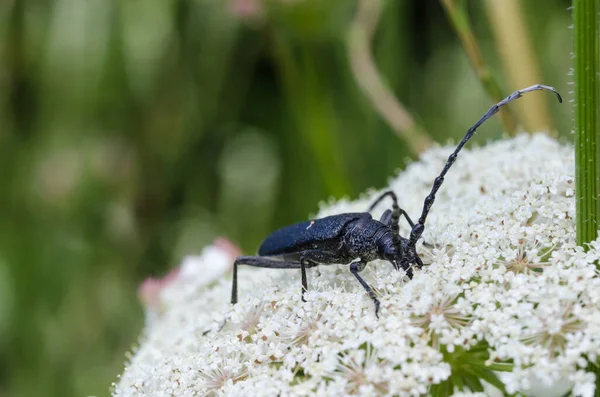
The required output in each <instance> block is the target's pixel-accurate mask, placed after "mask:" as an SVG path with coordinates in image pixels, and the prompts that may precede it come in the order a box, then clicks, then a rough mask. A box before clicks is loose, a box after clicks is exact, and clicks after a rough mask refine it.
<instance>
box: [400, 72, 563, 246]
mask: <svg viewBox="0 0 600 397" xmlns="http://www.w3.org/2000/svg"><path fill="white" fill-rule="evenodd" d="M539 90H549V91H552V92H554V94H556V97H557V98H558V101H559V102H561V103H562V98H561V96H560V94H559V93H558V92H557V91H556V90H555V89H554V88H553V87H550V86H547V85H541V84H536V85H532V86H531V87H527V88H523V89H522V90H517V91H515V92H513V93H512V94H510V95H509V96H507V97H506V98H504V99H503V100H501V101H500V102H498V103H497V104H495V105H493V106H492V107H491V108H490V109H489V110H488V111H487V113H485V114H484V115H483V117H482V118H481V119H479V121H478V122H477V123H475V125H473V126H472V127H471V128H469V130H468V131H467V133H466V134H465V136H464V138H463V139H462V140H461V141H460V143H459V144H458V146H457V147H456V149H454V152H452V154H451V155H450V156H449V157H448V161H447V162H446V165H445V166H444V168H443V169H442V172H441V173H440V175H439V176H438V177H437V178H435V181H434V182H433V187H432V188H431V192H430V193H429V195H428V196H427V197H426V198H425V202H424V204H423V212H422V213H421V217H420V218H419V221H418V222H417V223H416V224H415V226H414V227H413V228H412V231H411V232H410V242H411V243H412V244H416V243H417V240H418V239H419V237H421V235H422V234H423V231H424V230H425V220H426V219H427V215H428V214H429V210H430V209H431V206H432V205H433V202H434V200H435V195H436V193H437V191H438V190H439V189H440V187H441V186H442V183H444V177H445V176H446V173H447V172H448V170H449V169H450V167H452V164H454V162H455V161H456V157H457V155H458V153H459V152H460V151H461V149H462V148H463V146H465V144H466V143H467V141H468V140H469V139H471V137H473V135H475V131H476V130H477V128H478V127H479V126H480V125H481V124H483V123H484V122H485V121H486V120H487V119H489V118H490V117H492V116H493V115H495V114H496V113H498V110H500V108H501V107H502V106H504V105H507V104H509V103H510V102H512V101H514V100H515V99H518V98H521V97H522V96H523V94H525V93H527V92H531V91H539Z"/></svg>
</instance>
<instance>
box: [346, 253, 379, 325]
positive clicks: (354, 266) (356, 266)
mask: <svg viewBox="0 0 600 397" xmlns="http://www.w3.org/2000/svg"><path fill="white" fill-rule="evenodd" d="M366 265H367V263H366V262H364V261H362V260H360V261H358V262H352V263H351V264H350V272H351V273H352V274H354V277H356V279H357V280H358V282H359V283H360V284H361V285H362V286H363V288H364V289H365V291H367V294H369V298H371V299H373V303H374V304H375V317H377V318H379V305H380V303H379V299H377V296H375V292H373V288H371V286H370V285H369V284H367V282H366V281H365V280H363V278H362V277H361V276H360V275H359V274H358V273H359V272H362V271H363V269H364V268H365V266H366Z"/></svg>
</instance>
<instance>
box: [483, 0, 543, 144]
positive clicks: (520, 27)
mask: <svg viewBox="0 0 600 397" xmlns="http://www.w3.org/2000/svg"><path fill="white" fill-rule="evenodd" d="M484 4H485V6H486V9H487V12H488V16H489V19H490V21H491V25H492V30H493V32H494V36H495V38H496V42H497V43H498V51H499V52H500V56H501V58H502V64H503V65H504V69H505V70H506V71H507V74H508V78H509V79H510V86H511V91H512V90H517V89H519V88H520V87H528V86H530V85H533V84H538V83H542V82H543V79H541V78H540V72H539V66H538V63H537V59H536V57H535V55H534V53H533V51H532V47H531V40H530V34H529V31H528V29H527V24H526V21H525V15H523V7H522V4H520V2H519V0H487V1H486V2H485V3H484ZM546 101H547V97H546V96H543V95H535V96H534V97H533V98H531V99H530V100H528V101H522V102H519V103H518V104H515V106H516V108H517V109H519V110H520V112H519V113H520V114H519V116H520V119H521V120H523V124H524V125H525V128H526V130H527V131H529V132H549V131H550V130H551V127H552V122H551V120H550V116H549V114H548V107H547V102H546Z"/></svg>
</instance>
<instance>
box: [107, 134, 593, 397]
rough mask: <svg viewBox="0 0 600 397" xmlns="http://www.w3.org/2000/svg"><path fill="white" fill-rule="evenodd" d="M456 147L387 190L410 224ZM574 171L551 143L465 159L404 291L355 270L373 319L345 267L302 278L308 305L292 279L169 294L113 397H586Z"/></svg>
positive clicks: (335, 208) (276, 275)
mask: <svg viewBox="0 0 600 397" xmlns="http://www.w3.org/2000/svg"><path fill="white" fill-rule="evenodd" d="M453 149H454V146H449V147H443V148H437V149H433V150H430V151H428V152H426V153H424V155H423V156H422V158H421V161H419V162H417V163H414V164H412V165H410V166H409V167H408V168H407V170H406V171H405V172H403V173H401V174H400V175H399V176H398V177H397V178H396V179H394V180H393V181H392V182H391V185H390V188H391V189H393V190H394V191H395V192H396V193H397V195H398V197H399V201H400V205H401V207H403V208H404V209H405V210H406V211H407V212H408V213H409V214H411V215H413V216H414V217H415V218H416V217H418V214H420V212H421V209H422V206H423V199H424V198H425V196H426V195H427V194H428V193H429V190H430V189H431V184H432V181H433V179H434V178H435V177H436V176H437V175H438V173H439V172H440V170H441V168H442V167H443V164H444V163H445V161H446V158H447V156H448V155H449V154H450V153H451V151H452V150H453ZM573 173H574V161H573V150H572V148H571V147H569V146H563V145H560V144H559V143H557V142H556V141H554V140H552V139H550V138H548V137H547V136H544V135H535V136H533V137H530V136H526V135H522V136H518V137H517V138H514V139H510V140H504V141H500V142H495V143H492V144H490V145H487V146H485V147H483V148H477V149H472V150H465V151H464V152H463V153H461V154H460V156H459V158H458V160H457V162H456V164H455V165H454V167H453V168H452V169H451V171H450V172H449V173H448V175H447V177H446V181H445V183H444V185H443V187H442V188H441V190H440V192H439V193H438V196H437V199H436V201H435V204H434V205H433V208H432V211H431V213H430V216H429V218H428V219H427V223H426V231H425V233H424V235H423V240H424V241H425V242H426V243H427V244H424V245H420V246H419V247H418V249H419V252H420V255H421V257H422V259H423V261H424V262H425V263H426V265H427V266H425V267H424V268H423V270H421V271H418V270H416V271H415V275H414V278H413V280H411V281H408V279H407V278H406V277H404V273H403V272H402V271H399V272H398V271H395V270H393V268H392V266H391V265H390V264H389V263H386V262H377V261H376V262H372V263H370V264H369V266H368V267H367V268H366V269H365V271H364V272H363V274H364V277H365V279H366V280H367V282H369V283H370V284H371V285H372V286H373V287H374V288H375V290H376V293H377V294H378V296H379V299H380V301H381V310H380V313H379V316H380V318H379V319H377V318H376V317H375V313H374V307H373V302H372V301H371V300H370V299H369V297H368V296H367V295H366V294H365V292H364V290H363V289H362V287H361V286H360V284H359V283H358V282H357V281H356V279H355V278H354V277H353V276H352V274H351V273H350V272H349V271H348V268H347V266H342V265H336V266H319V267H316V268H312V269H309V270H308V280H309V288H308V289H309V292H308V293H307V294H306V300H307V301H306V302H305V303H303V302H301V299H300V272H299V271H297V270H269V269H254V268H250V267H243V266H242V267H240V269H239V271H238V276H239V287H240V291H239V299H240V303H239V304H237V305H235V306H234V307H231V305H230V304H229V298H230V292H231V279H230V278H227V279H225V278H220V279H218V280H216V281H215V282H213V283H212V284H210V285H206V283H199V284H198V288H195V289H194V288H191V289H190V288H181V286H178V285H177V283H173V286H167V287H166V288H165V290H166V291H165V293H166V295H168V296H173V295H177V294H179V293H180V292H182V293H183V292H184V293H185V299H184V300H177V299H173V298H171V299H170V300H169V302H176V304H171V305H169V304H167V305H166V307H163V312H162V314H161V315H160V316H159V317H158V318H157V319H155V321H154V322H153V325H152V326H151V327H148V328H147V330H146V333H145V335H144V336H143V337H142V339H141V345H140V347H139V348H138V349H137V350H136V351H135V352H134V354H133V356H132V357H131V359H130V362H129V364H128V366H127V368H126V369H125V372H124V373H123V375H122V376H121V377H120V379H119V381H118V383H117V384H115V386H114V390H113V394H114V395H115V396H218V395H227V396H273V395H280V396H296V395H298V396H306V395H317V396H333V395H364V396H371V395H401V396H404V395H406V396H420V395H427V394H429V393H432V390H434V391H436V393H437V395H448V394H451V393H452V392H453V391H456V393H457V394H456V395H465V396H466V395H473V396H476V395H488V394H487V392H486V393H481V392H482V390H481V387H482V385H485V386H486V388H488V386H489V384H490V383H491V384H493V385H494V386H496V387H499V388H500V389H504V390H503V391H504V392H508V393H515V392H517V391H519V392H521V393H524V394H525V395H532V396H535V395H541V396H553V395H563V394H564V393H565V392H568V391H569V390H570V391H571V392H572V393H573V395H576V396H592V395H594V390H595V384H596V380H595V375H594V373H593V371H594V369H593V367H591V366H590V364H589V363H590V362H591V363H594V364H597V362H598V354H599V353H600V315H599V308H600V306H599V305H600V278H599V277H598V275H597V270H596V267H595V264H594V262H595V261H598V260H600V242H599V241H596V242H594V243H593V244H591V246H590V249H589V250H588V251H587V252H585V251H584V250H583V249H582V248H580V247H577V246H576V244H575V222H574V217H575V199H574V179H573ZM376 194H377V193H376V192H371V193H370V194H369V195H368V196H365V197H363V199H361V200H360V201H355V202H348V201H341V202H338V203H330V204H329V205H328V206H327V207H326V208H323V209H322V210H321V211H320V213H319V214H318V216H319V217H321V216H326V215H331V214H336V213H343V212H357V211H364V210H365V209H366V208H368V206H369V204H370V202H371V200H372V199H373V198H374V197H375V196H376ZM380 207H381V208H378V209H377V211H376V212H375V213H374V216H379V215H380V214H381V213H382V211H383V210H384V209H385V208H384V207H386V205H385V204H382V205H380ZM401 223H402V225H401V233H402V234H403V235H404V236H406V235H407V234H408V232H409V227H408V224H407V223H406V222H403V221H402V220H401ZM205 262H206V266H211V263H210V262H208V261H205ZM214 266H219V267H222V265H219V264H214ZM201 273H202V272H199V273H198V274H201ZM224 320H226V322H225V325H224V326H223V328H222V329H220V327H221V326H222V324H223V322H224ZM501 369H507V370H509V371H506V372H498V371H499V370H501ZM436 388H437V389H436ZM443 390H446V391H447V392H446V393H445V394H444V393H443ZM486 390H488V389H486ZM472 392H473V393H472ZM475 392H479V393H475Z"/></svg>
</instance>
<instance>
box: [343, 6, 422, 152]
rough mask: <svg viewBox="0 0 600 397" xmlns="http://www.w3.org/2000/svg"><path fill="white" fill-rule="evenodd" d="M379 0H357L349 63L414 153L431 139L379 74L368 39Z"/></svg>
mask: <svg viewBox="0 0 600 397" xmlns="http://www.w3.org/2000/svg"><path fill="white" fill-rule="evenodd" d="M381 8H382V1H381V0H360V1H359V3H358V8H357V11H356V15H355V17H354V20H353V21H352V26H351V27H350V32H349V35H348V40H347V48H348V56H349V60H350V67H351V68H352V73H353V75H354V78H355V79H356V82H357V83H358V85H359V86H360V88H361V89H362V91H363V92H364V94H365V95H366V96H367V98H369V100H370V101H371V104H372V105H373V107H374V108H375V110H376V111H377V112H378V113H379V115H380V116H381V117H382V118H383V119H384V120H385V121H386V122H387V123H388V124H389V125H390V126H391V127H392V129H393V131H394V132H395V133H396V135H397V136H398V137H399V138H401V139H404V140H405V141H406V143H407V144H408V146H409V147H410V148H411V151H412V152H413V153H414V154H417V155H418V154H419V153H421V152H422V151H423V150H425V149H427V148H428V147H430V146H431V144H432V143H433V139H432V138H431V137H430V136H429V135H428V134H427V132H426V131H425V129H424V128H423V127H422V126H420V125H418V124H417V123H416V122H415V120H414V118H413V117H412V116H411V114H410V113H409V112H408V111H407V110H406V109H405V108H404V106H402V104H401V103H400V102H399V101H398V100H397V99H396V98H395V97H394V94H393V92H392V91H391V90H390V89H389V88H388V87H387V86H386V85H385V83H384V82H383V79H382V78H381V76H380V74H379V71H378V69H377V65H376V64H375V60H374V59H373V55H372V53H371V40H372V38H373V34H374V33H375V29H376V27H377V23H378V21H379V16H380V15H381Z"/></svg>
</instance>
